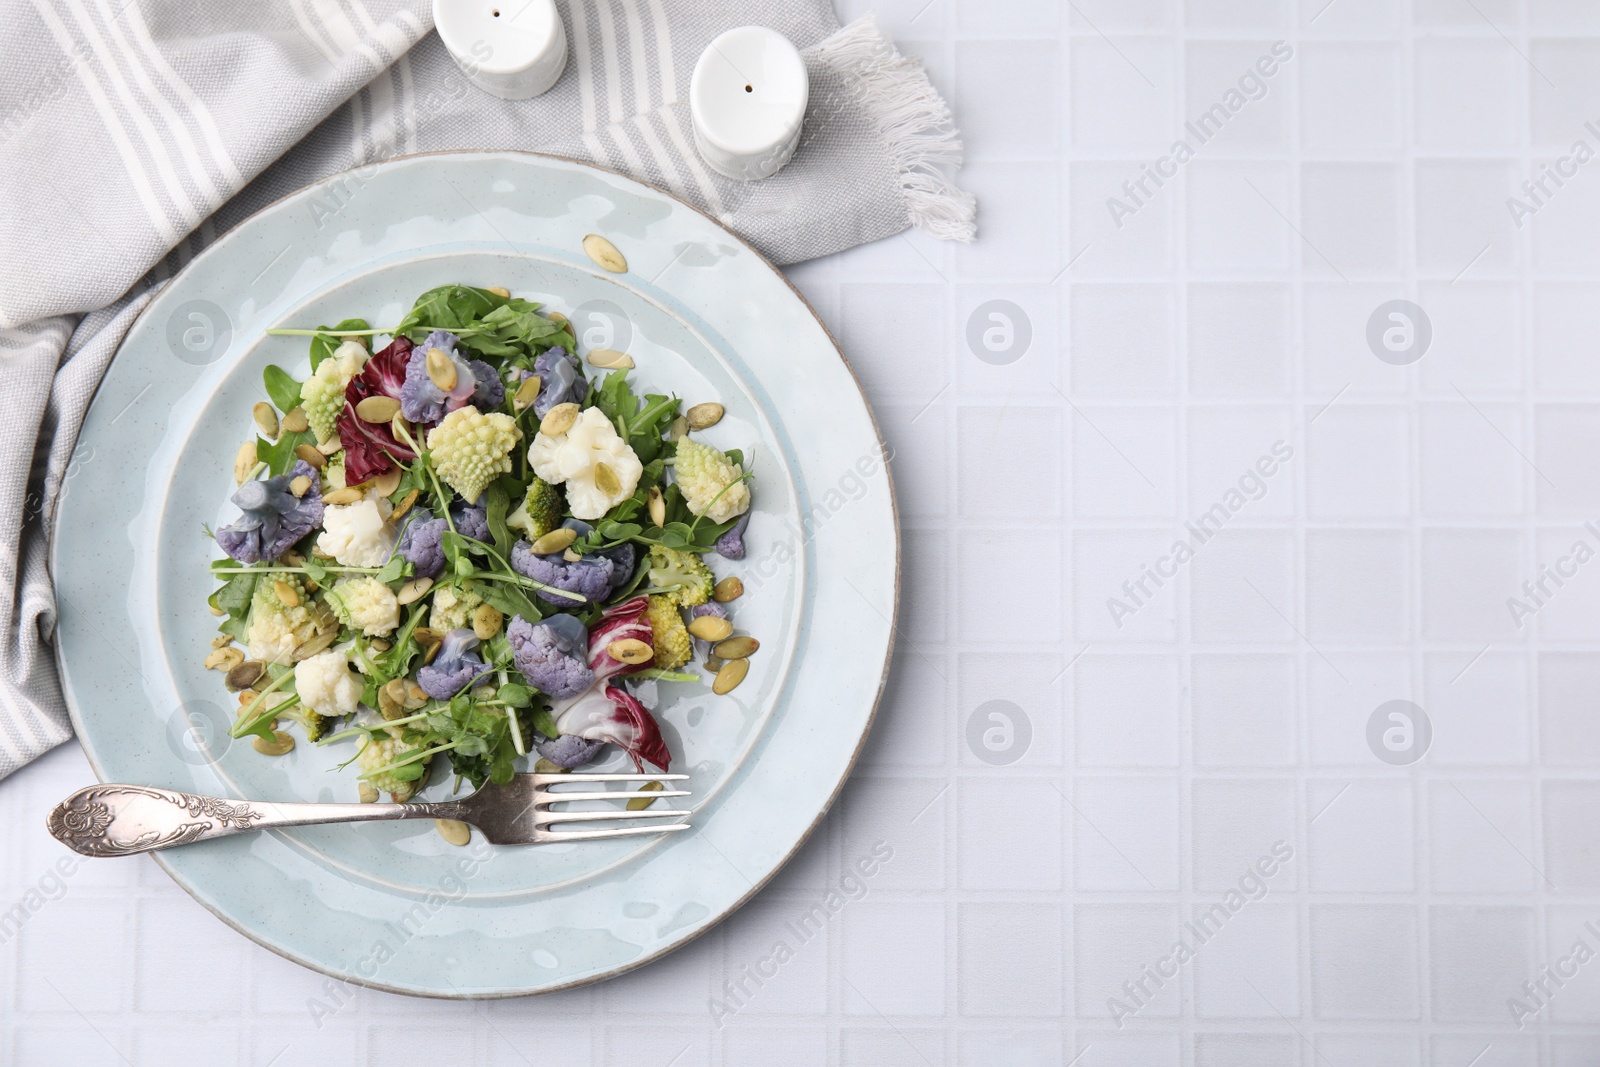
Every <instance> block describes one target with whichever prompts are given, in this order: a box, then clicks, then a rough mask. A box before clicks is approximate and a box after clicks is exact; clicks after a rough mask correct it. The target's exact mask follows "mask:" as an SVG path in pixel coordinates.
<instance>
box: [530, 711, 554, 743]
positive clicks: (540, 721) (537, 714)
mask: <svg viewBox="0 0 1600 1067" xmlns="http://www.w3.org/2000/svg"><path fill="white" fill-rule="evenodd" d="M533 728H534V729H535V730H538V731H539V732H540V733H541V734H544V735H545V736H546V737H560V736H561V731H560V730H558V729H557V728H556V719H555V716H554V715H551V714H550V709H549V708H536V709H535V710H534V713H533Z"/></svg>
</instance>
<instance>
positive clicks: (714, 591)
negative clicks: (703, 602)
mask: <svg viewBox="0 0 1600 1067" xmlns="http://www.w3.org/2000/svg"><path fill="white" fill-rule="evenodd" d="M741 596H744V583H743V582H741V581H740V580H739V578H738V576H737V575H732V574H730V575H728V576H727V577H726V578H724V579H722V581H720V582H718V583H717V584H716V585H714V586H712V587H711V599H712V600H715V601H716V602H717V603H718V604H726V603H727V602H728V601H730V600H738V599H739V598H740V597H741Z"/></svg>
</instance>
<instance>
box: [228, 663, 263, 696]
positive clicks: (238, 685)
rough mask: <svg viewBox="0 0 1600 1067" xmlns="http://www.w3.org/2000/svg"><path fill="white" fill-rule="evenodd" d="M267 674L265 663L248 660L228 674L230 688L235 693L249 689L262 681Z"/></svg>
mask: <svg viewBox="0 0 1600 1067" xmlns="http://www.w3.org/2000/svg"><path fill="white" fill-rule="evenodd" d="M266 673H267V665H266V664H265V663H262V662H261V661H260V660H258V659H247V660H245V661H244V662H243V663H240V664H238V665H236V666H235V667H234V668H233V669H232V670H230V671H229V672H228V688H229V689H232V690H235V691H238V690H240V689H249V688H251V687H252V686H254V685H255V684H256V683H257V682H259V681H261V676H262V675H263V674H266Z"/></svg>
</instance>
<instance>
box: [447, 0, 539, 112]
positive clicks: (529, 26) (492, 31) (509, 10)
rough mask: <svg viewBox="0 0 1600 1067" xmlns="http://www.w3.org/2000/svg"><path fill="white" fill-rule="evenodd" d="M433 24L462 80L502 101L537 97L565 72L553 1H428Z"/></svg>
mask: <svg viewBox="0 0 1600 1067" xmlns="http://www.w3.org/2000/svg"><path fill="white" fill-rule="evenodd" d="M433 25H434V28H435V29H437V30H438V31H439V39H440V40H441V41H443V42H444V46H445V48H446V49H448V50H449V52H450V55H451V56H452V57H453V58H454V59H455V61H456V66H458V67H460V68H461V73H463V74H465V75H466V76H467V80H468V81H469V82H471V83H472V84H473V85H476V86H477V87H478V88H480V89H482V90H483V91H484V92H486V93H492V94H493V95H495V96H498V97H500V98H501V99H503V100H526V99H528V98H529V97H533V96H538V95H539V94H540V93H542V92H545V91H546V90H548V89H549V88H550V87H551V86H552V85H554V84H555V83H556V82H557V81H559V80H560V78H561V72H562V71H563V70H565V69H566V67H567V30H566V27H565V26H563V25H562V23H561V12H559V11H557V10H556V5H555V0H433Z"/></svg>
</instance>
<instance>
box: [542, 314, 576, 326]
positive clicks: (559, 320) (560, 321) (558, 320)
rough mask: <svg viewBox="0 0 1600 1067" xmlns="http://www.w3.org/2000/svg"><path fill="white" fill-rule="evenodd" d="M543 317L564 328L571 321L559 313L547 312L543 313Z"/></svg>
mask: <svg viewBox="0 0 1600 1067" xmlns="http://www.w3.org/2000/svg"><path fill="white" fill-rule="evenodd" d="M544 317H545V318H547V319H549V320H550V321H551V322H553V323H555V324H556V325H558V326H565V325H566V324H567V323H569V322H571V321H572V320H571V319H569V318H567V317H566V316H565V315H563V314H561V312H559V311H547V312H545V313H544Z"/></svg>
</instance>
